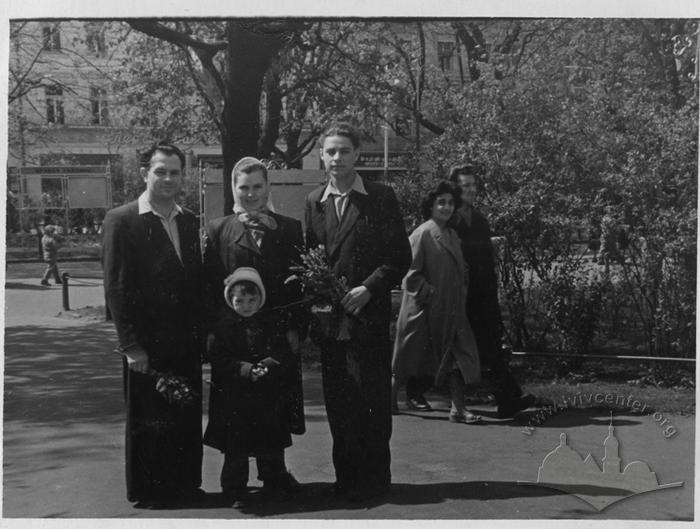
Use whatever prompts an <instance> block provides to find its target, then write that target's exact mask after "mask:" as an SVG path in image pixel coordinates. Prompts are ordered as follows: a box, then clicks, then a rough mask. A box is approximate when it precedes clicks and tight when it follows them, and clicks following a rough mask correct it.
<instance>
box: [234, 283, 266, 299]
mask: <svg viewBox="0 0 700 529" xmlns="http://www.w3.org/2000/svg"><path fill="white" fill-rule="evenodd" d="M236 295H239V296H240V295H243V296H258V297H260V296H262V293H261V292H260V289H259V288H258V285H256V284H255V283H253V282H252V281H248V280H246V279H243V280H241V281H236V282H235V283H234V284H233V285H231V288H230V289H229V296H230V297H233V296H236Z"/></svg>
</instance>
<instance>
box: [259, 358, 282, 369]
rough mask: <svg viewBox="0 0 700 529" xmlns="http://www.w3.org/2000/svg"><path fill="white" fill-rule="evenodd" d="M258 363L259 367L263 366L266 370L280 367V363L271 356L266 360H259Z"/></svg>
mask: <svg viewBox="0 0 700 529" xmlns="http://www.w3.org/2000/svg"><path fill="white" fill-rule="evenodd" d="M259 363H260V365H261V366H265V367H267V368H270V367H274V366H278V365H280V363H279V362H278V361H277V360H275V359H274V358H272V357H271V356H268V357H267V358H265V359H263V360H261V361H260V362H259Z"/></svg>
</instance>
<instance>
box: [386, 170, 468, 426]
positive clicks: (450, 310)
mask: <svg viewBox="0 0 700 529" xmlns="http://www.w3.org/2000/svg"><path fill="white" fill-rule="evenodd" d="M459 204H460V191H459V190H458V189H457V188H455V187H454V186H453V185H452V184H451V183H449V182H447V181H443V182H440V183H439V184H438V185H437V187H436V188H435V189H434V190H433V191H432V192H430V193H429V194H428V196H427V197H426V198H425V199H424V201H423V203H422V205H421V212H422V214H423V218H424V219H426V221H425V222H424V223H423V224H421V225H420V226H418V228H416V229H415V231H414V232H413V233H412V234H411V236H410V238H409V240H410V243H411V251H412V254H413V261H412V264H411V267H410V269H409V271H408V274H406V277H405V278H404V280H403V298H402V301H401V309H400V311H399V318H398V321H397V326H396V340H395V342H394V356H393V362H392V367H393V375H394V378H393V384H392V399H393V402H392V405H393V407H394V411H395V412H398V403H397V396H398V390H399V388H400V387H401V386H403V385H404V384H405V383H406V381H407V380H408V379H409V378H410V377H420V376H426V375H428V376H431V377H433V379H434V383H435V385H443V384H444V383H445V382H448V383H449V386H450V397H451V399H452V408H451V410H450V421H452V422H459V423H473V422H477V421H478V420H479V419H480V417H478V416H476V415H474V414H473V413H471V412H469V411H468V410H465V409H464V391H465V387H466V385H468V384H475V383H477V382H479V381H480V378H481V373H480V364H479V353H478V349H477V346H476V340H475V338H474V333H473V332H472V329H471V326H470V325H469V321H468V320H467V316H466V313H465V311H464V304H465V300H466V296H467V284H466V283H467V280H468V277H469V276H468V274H467V268H466V265H465V262H464V258H463V256H462V250H461V247H460V242H459V238H458V236H457V233H456V232H455V231H454V230H453V229H452V228H450V227H449V226H448V221H449V220H450V218H451V217H452V215H453V213H454V212H455V210H456V209H457V208H458V207H459Z"/></svg>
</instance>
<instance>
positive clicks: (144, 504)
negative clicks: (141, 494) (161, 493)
mask: <svg viewBox="0 0 700 529" xmlns="http://www.w3.org/2000/svg"><path fill="white" fill-rule="evenodd" d="M168 507H169V504H168V503H167V502H166V501H165V500H161V499H155V498H150V499H144V500H140V501H137V502H136V503H135V504H134V509H147V510H149V511H157V510H161V509H167V508H168Z"/></svg>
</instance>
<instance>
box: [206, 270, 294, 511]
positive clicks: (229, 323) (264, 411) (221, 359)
mask: <svg viewBox="0 0 700 529" xmlns="http://www.w3.org/2000/svg"><path fill="white" fill-rule="evenodd" d="M225 285H226V288H225V290H224V297H225V300H226V304H227V305H228V308H227V310H226V312H225V314H223V315H222V316H221V317H220V318H219V319H218V321H217V323H216V325H215V327H214V341H213V343H212V346H211V348H210V350H209V358H210V361H211V366H212V375H211V379H212V393H211V401H210V406H209V424H208V425H207V430H206V433H205V434H204V444H206V445H208V446H211V447H213V448H217V449H219V450H221V451H222V452H223V453H224V465H223V468H222V469H221V490H222V492H223V495H224V498H225V499H226V500H227V501H228V502H230V504H231V505H232V506H233V507H235V508H241V507H245V506H246V503H247V500H248V498H249V494H248V488H247V484H248V457H249V456H254V457H255V459H256V463H257V468H258V478H259V479H260V480H261V481H262V482H263V494H264V495H265V496H269V495H278V494H283V495H284V494H292V493H295V492H297V491H298V490H299V488H300V486H299V483H298V482H297V481H296V480H295V479H294V477H293V476H292V475H291V474H290V473H289V471H287V468H286V466H285V462H284V449H285V448H287V447H288V446H291V444H292V438H291V433H292V431H293V430H294V425H295V422H296V413H295V410H294V406H295V404H294V402H293V400H292V399H290V398H289V395H290V394H291V392H292V390H293V388H294V387H295V386H296V383H297V377H296V374H297V369H296V365H297V360H296V356H295V354H294V352H293V351H292V347H291V345H290V344H289V342H288V340H287V337H286V333H287V324H286V322H285V320H284V319H283V318H280V317H279V313H278V311H275V308H274V307H272V308H271V309H269V310H262V311H261V310H260V309H261V308H262V307H263V305H264V304H265V297H266V296H265V294H266V292H265V287H264V286H263V282H262V279H261V278H260V274H258V272H257V270H255V269H254V268H250V267H241V268H237V269H236V270H235V271H234V272H233V274H231V275H230V276H228V277H227V278H226V280H225Z"/></svg>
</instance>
